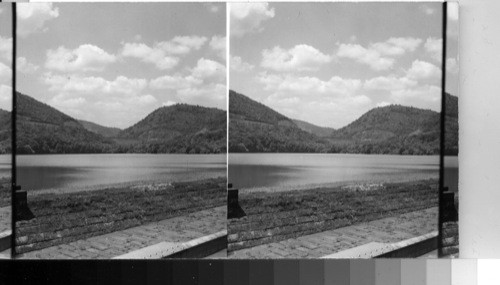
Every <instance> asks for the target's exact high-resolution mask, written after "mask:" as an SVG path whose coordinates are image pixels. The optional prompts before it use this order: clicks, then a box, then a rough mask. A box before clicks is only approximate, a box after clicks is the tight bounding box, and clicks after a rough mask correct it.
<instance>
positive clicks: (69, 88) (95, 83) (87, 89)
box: [42, 73, 147, 95]
mask: <svg viewBox="0 0 500 285" xmlns="http://www.w3.org/2000/svg"><path fill="white" fill-rule="evenodd" d="M42 81H43V83H45V84H47V85H49V90H50V91H56V92H80V93H92V92H97V93H120V94H125V95H127V94H128V95H131V94H137V93H139V92H140V91H142V90H144V88H146V86H147V81H146V80H145V79H140V78H127V77H125V76H118V77H116V79H114V80H106V79H104V78H102V77H95V76H88V77H81V76H76V75H74V76H62V75H53V74H51V73H46V74H44V75H43V76H42Z"/></svg>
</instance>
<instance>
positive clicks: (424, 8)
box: [420, 4, 436, 15]
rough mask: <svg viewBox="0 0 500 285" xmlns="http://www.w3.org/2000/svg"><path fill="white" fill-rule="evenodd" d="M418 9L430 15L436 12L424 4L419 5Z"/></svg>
mask: <svg viewBox="0 0 500 285" xmlns="http://www.w3.org/2000/svg"><path fill="white" fill-rule="evenodd" d="M420 11H422V12H424V13H425V14H426V15H432V14H434V13H435V12H436V10H435V9H434V8H433V7H431V6H429V5H426V4H423V5H420Z"/></svg>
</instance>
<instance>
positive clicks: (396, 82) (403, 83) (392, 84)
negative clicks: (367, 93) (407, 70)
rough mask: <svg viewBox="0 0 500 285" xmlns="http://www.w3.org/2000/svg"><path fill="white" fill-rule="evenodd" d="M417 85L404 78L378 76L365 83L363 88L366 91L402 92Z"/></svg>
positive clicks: (413, 81)
mask: <svg viewBox="0 0 500 285" xmlns="http://www.w3.org/2000/svg"><path fill="white" fill-rule="evenodd" d="M416 85H417V81H415V80H412V79H409V78H406V77H396V76H394V75H390V76H379V77H375V78H371V79H368V80H366V81H365V83H364V84H363V87H364V88H365V89H367V90H386V91H393V90H402V89H407V88H410V87H413V86H416Z"/></svg>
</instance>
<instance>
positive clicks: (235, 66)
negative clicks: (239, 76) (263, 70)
mask: <svg viewBox="0 0 500 285" xmlns="http://www.w3.org/2000/svg"><path fill="white" fill-rule="evenodd" d="M229 64H230V67H231V70H232V71H236V72H247V71H250V70H252V69H254V67H255V66H254V65H252V64H250V63H248V62H245V61H243V59H241V57H239V56H231V61H230V63H229Z"/></svg>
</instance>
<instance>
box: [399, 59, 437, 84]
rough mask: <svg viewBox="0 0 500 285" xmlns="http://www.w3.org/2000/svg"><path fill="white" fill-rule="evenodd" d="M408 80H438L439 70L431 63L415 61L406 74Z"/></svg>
mask: <svg viewBox="0 0 500 285" xmlns="http://www.w3.org/2000/svg"><path fill="white" fill-rule="evenodd" d="M407 75H408V77H409V78H412V79H417V80H418V79H428V78H440V76H441V69H440V68H438V67H437V66H435V65H434V64H432V63H428V62H425V61H421V60H415V61H413V63H412V64H411V67H410V69H409V70H408V72H407Z"/></svg>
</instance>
